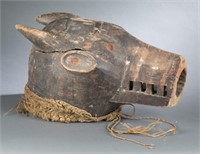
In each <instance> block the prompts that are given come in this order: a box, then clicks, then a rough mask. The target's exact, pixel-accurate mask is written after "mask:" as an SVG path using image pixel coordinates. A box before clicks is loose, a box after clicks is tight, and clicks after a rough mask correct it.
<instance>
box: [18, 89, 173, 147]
mask: <svg viewBox="0 0 200 154" xmlns="http://www.w3.org/2000/svg"><path fill="white" fill-rule="evenodd" d="M132 106H133V105H132ZM16 111H17V112H18V113H25V114H27V115H28V114H29V113H30V114H32V115H33V116H36V117H40V118H42V119H44V120H47V121H59V122H65V123H69V122H98V121H111V122H110V123H109V124H108V125H107V130H108V131H109V132H110V133H111V135H112V136H113V137H115V138H118V139H121V140H125V141H129V142H134V143H136V144H139V145H142V146H145V147H147V148H154V146H155V145H154V144H144V143H143V142H141V141H138V140H134V139H129V138H126V137H123V136H120V134H121V135H122V134H139V135H143V136H148V137H159V136H165V135H168V134H173V133H175V131H176V126H175V124H173V123H171V122H168V121H166V120H163V119H160V118H154V117H140V118H136V117H135V115H134V113H135V108H134V106H133V115H132V116H129V115H126V114H124V113H122V112H121V107H119V108H118V109H117V110H115V111H114V112H111V113H109V114H107V115H105V116H100V117H97V116H92V115H91V114H90V113H89V112H87V111H85V110H83V109H80V108H77V107H75V106H72V105H70V104H69V103H67V102H64V101H62V100H54V99H47V98H42V97H40V96H38V95H37V94H35V93H34V92H32V91H31V90H30V89H29V88H28V86H25V98H24V99H23V101H21V102H20V103H19V104H18V106H17V108H16ZM122 118H124V119H129V120H153V122H150V123H149V124H148V125H147V126H132V125H131V124H128V123H124V122H122ZM162 123H165V124H168V125H169V126H171V128H169V129H167V130H163V129H161V128H158V127H156V126H157V125H160V124H162ZM119 126H121V127H122V128H120V129H119V128H118V127H119Z"/></svg>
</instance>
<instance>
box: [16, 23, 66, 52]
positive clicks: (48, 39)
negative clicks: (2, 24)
mask: <svg viewBox="0 0 200 154" xmlns="http://www.w3.org/2000/svg"><path fill="white" fill-rule="evenodd" d="M15 28H16V29H17V30H18V31H19V32H20V33H21V34H22V35H24V36H25V37H26V38H27V39H29V40H30V41H31V42H32V43H33V44H34V45H35V46H36V47H37V48H38V49H41V50H42V51H45V52H49V51H60V50H63V49H62V47H65V44H66V42H63V41H62V39H61V38H59V37H58V36H56V35H54V34H51V33H49V32H46V31H42V30H39V29H36V28H32V27H28V26H23V25H16V26H15Z"/></svg>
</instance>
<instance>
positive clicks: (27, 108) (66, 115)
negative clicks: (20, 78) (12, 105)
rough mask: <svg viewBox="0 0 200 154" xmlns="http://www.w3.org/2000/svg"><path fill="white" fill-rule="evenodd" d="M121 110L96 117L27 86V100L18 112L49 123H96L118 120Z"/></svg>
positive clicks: (18, 108)
mask: <svg viewBox="0 0 200 154" xmlns="http://www.w3.org/2000/svg"><path fill="white" fill-rule="evenodd" d="M120 110H121V109H120V108H119V109H117V110H116V111H114V112H111V113H110V114H107V115H105V116H101V117H94V116H92V115H91V114H90V113H89V112H87V111H85V110H82V109H79V108H77V107H75V106H72V105H70V104H68V103H66V102H64V101H61V100H54V99H47V98H42V97H40V96H38V95H37V94H35V93H34V92H32V91H31V90H30V89H29V88H28V86H25V98H24V100H23V101H22V102H20V103H19V105H18V106H17V111H18V112H22V111H23V112H28V113H31V114H33V115H34V116H37V117H40V118H42V119H44V120H47V121H59V122H66V123H69V122H94V121H102V120H106V121H111V120H113V119H116V117H117V115H118V114H119V112H120Z"/></svg>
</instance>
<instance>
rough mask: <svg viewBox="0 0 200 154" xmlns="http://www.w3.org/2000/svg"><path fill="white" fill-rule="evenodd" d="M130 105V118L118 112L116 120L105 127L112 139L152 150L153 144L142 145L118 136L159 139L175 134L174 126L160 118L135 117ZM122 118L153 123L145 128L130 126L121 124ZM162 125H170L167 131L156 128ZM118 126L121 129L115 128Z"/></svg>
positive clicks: (136, 141) (139, 142)
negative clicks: (130, 135) (136, 135)
mask: <svg viewBox="0 0 200 154" xmlns="http://www.w3.org/2000/svg"><path fill="white" fill-rule="evenodd" d="M130 105H131V106H132V107H133V112H132V115H131V116H130V115H126V114H124V113H121V112H119V113H118V116H117V118H115V119H114V120H113V121H112V122H110V123H109V124H108V125H107V129H108V131H109V132H110V133H111V135H112V136H113V137H115V138H118V139H121V140H125V141H129V142H134V143H136V144H139V145H142V146H145V147H147V148H150V149H152V148H154V147H155V145H154V144H144V143H143V142H141V141H139V140H135V139H130V138H126V137H123V136H120V134H121V135H122V134H139V135H143V136H148V137H159V136H165V135H168V134H174V133H175V132H176V125H175V124H173V123H171V122H169V121H166V120H163V119H161V118H155V117H135V107H134V105H133V104H130ZM122 118H124V119H129V120H153V122H151V123H149V124H148V125H147V126H132V125H131V124H129V123H123V122H122ZM163 123H165V124H168V125H170V126H171V128H170V129H167V130H163V129H161V128H158V127H156V126H157V125H160V124H163ZM119 126H122V127H123V129H118V128H117V127H119ZM152 131H153V132H152Z"/></svg>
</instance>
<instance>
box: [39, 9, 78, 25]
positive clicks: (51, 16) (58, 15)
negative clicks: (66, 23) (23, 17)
mask: <svg viewBox="0 0 200 154" xmlns="http://www.w3.org/2000/svg"><path fill="white" fill-rule="evenodd" d="M78 17H79V16H77V15H74V14H71V13H64V12H53V13H47V14H42V15H40V16H38V17H36V21H37V22H39V23H41V24H44V25H47V24H49V23H50V22H52V21H54V20H57V19H62V18H78Z"/></svg>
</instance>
